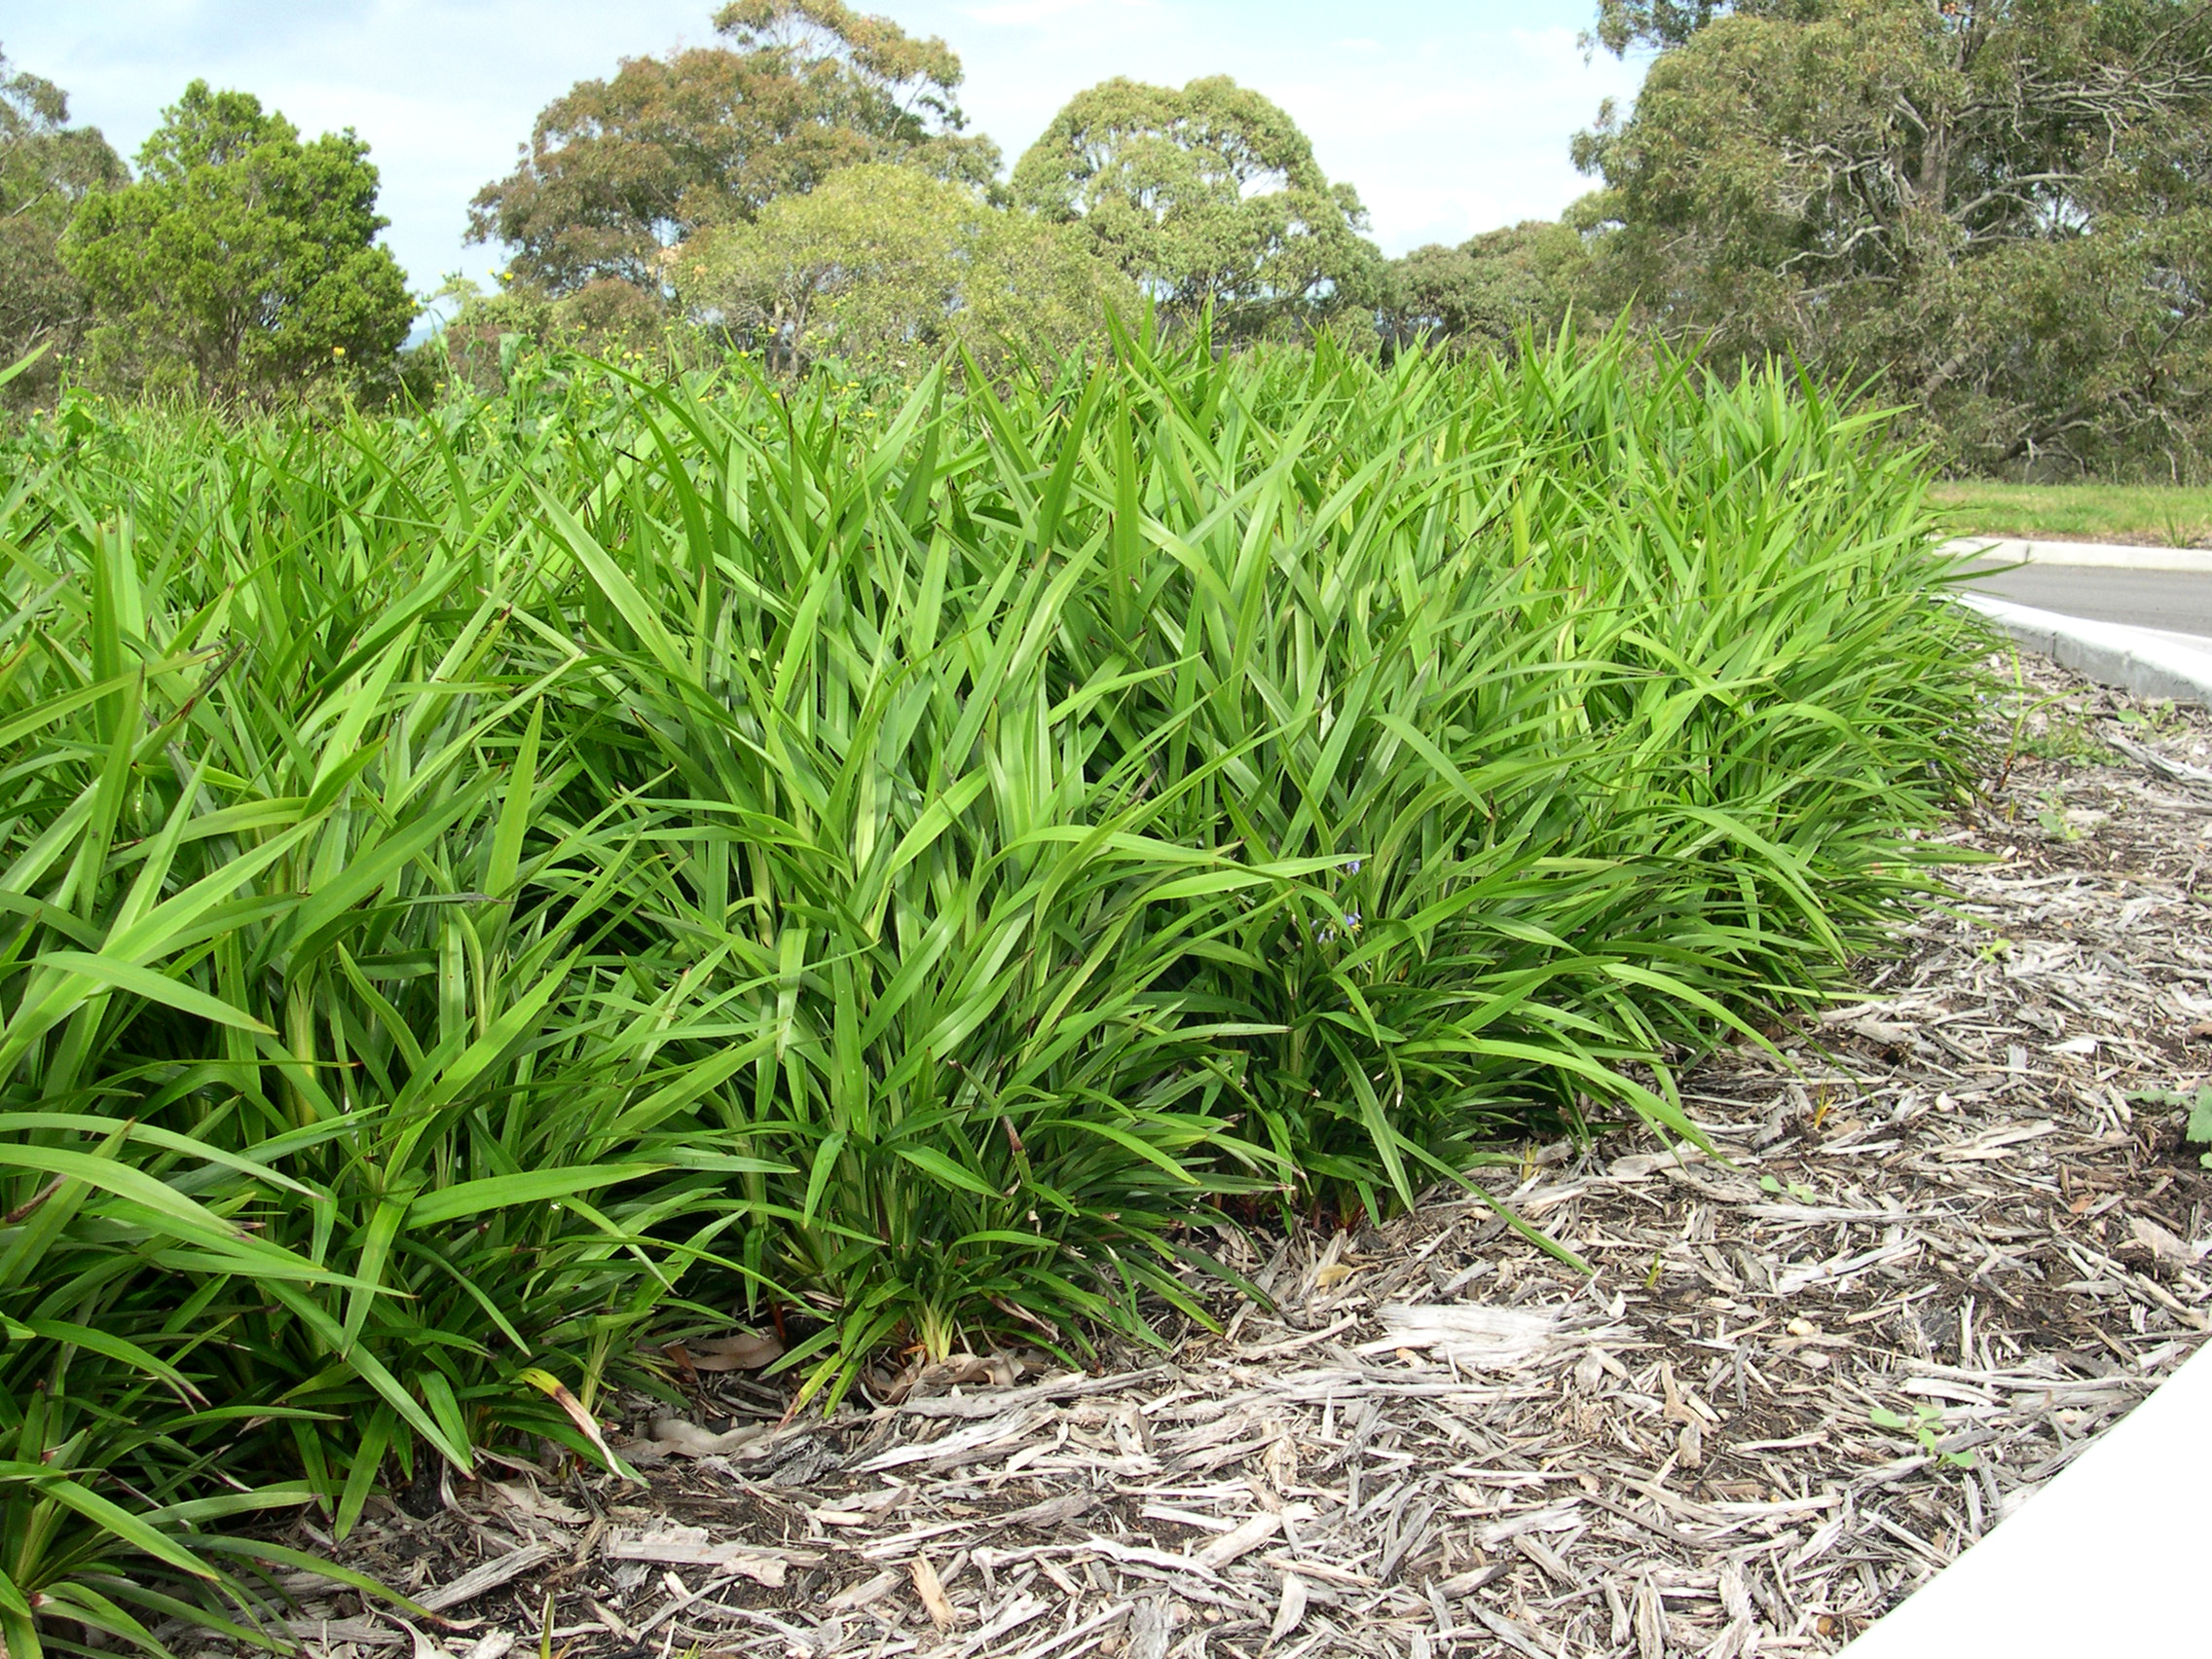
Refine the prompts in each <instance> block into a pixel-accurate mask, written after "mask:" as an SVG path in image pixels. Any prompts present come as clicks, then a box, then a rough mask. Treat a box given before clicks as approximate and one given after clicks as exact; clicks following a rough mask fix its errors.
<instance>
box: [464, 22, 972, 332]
mask: <svg viewBox="0 0 2212 1659" xmlns="http://www.w3.org/2000/svg"><path fill="white" fill-rule="evenodd" d="M715 29H716V31H717V33H718V34H719V35H720V36H721V37H722V40H723V44H720V45H716V46H708V47H695V48H690V49H688V50H683V51H679V52H673V53H670V54H669V55H666V56H664V57H632V58H626V59H624V60H623V62H622V63H621V65H620V66H619V67H618V68H617V69H616V70H615V72H614V74H613V75H612V76H610V77H608V79H605V80H588V81H579V82H577V83H576V84H575V85H574V86H573V87H571V88H570V89H569V91H568V92H565V93H563V94H562V95H561V96H560V97H558V98H555V99H554V100H553V101H552V102H551V103H549V104H547V105H546V106H545V108H544V109H543V110H542V111H540V112H539V114H538V117H537V121H536V124H535V127H534V128H533V129H532V130H531V136H530V142H529V143H528V144H527V145H526V146H524V147H523V151H522V155H521V158H520V160H519V161H518V163H517V164H516V166H515V169H514V170H513V171H512V172H510V173H509V174H507V176H506V177H504V178H501V179H498V180H496V181H494V182H493V183H491V184H488V185H486V186H485V187H484V188H483V189H482V190H481V191H479V192H478V193H477V196H476V199H475V202H474V203H473V205H472V207H471V209H470V215H469V237H470V239H471V240H475V241H497V242H502V243H505V244H507V245H508V246H509V247H511V248H512V249H513V250H514V251H513V259H512V271H513V274H514V277H515V279H516V280H517V281H518V282H521V283H524V284H527V285H530V286H535V287H537V288H540V289H542V290H544V291H545V292H547V293H549V294H552V295H555V296H565V295H570V294H574V293H578V292H580V291H581V290H583V289H585V288H587V287H590V286H591V285H593V284H595V283H619V284H622V285H624V286H625V287H627V288H629V289H631V290H633V291H634V294H636V295H643V296H647V297H650V298H651V299H652V300H654V301H656V302H657V301H658V300H660V299H661V298H662V297H664V295H665V293H666V291H667V288H668V285H669V277H670V254H669V250H670V249H671V248H673V247H674V246H675V245H676V244H677V243H679V242H681V241H682V240H684V239H685V238H686V237H688V236H690V235H692V234H693V233H694V232H696V231H698V230H699V229H701V228H702V227H705V226H709V225H717V224H730V223H735V222H743V221H747V220H750V219H752V218H754V217H755V216H756V215H757V214H758V213H759V212H760V210H761V209H762V208H763V207H764V206H766V205H767V204H768V203H770V202H773V201H775V200H776V199H777V198H779V197H783V196H793V195H800V194H803V193H804V192H806V191H808V190H810V189H812V188H813V187H814V186H815V185H817V184H819V183H820V182H821V181H822V180H823V179H824V178H826V177H828V176H829V175H830V173H832V172H833V171H835V170H836V169H837V168H839V167H845V166H855V165H858V164H860V163H864V162H898V163H902V164H904V165H908V166H917V167H919V168H921V169H922V170H924V171H926V172H930V173H934V174H936V175H938V176H940V177H949V178H958V179H963V180H967V181H970V182H974V183H977V184H980V183H982V182H984V181H986V180H988V179H989V178H991V177H992V176H993V175H994V174H995V173H996V171H997V169H998V164H999V156H998V151H997V148H996V147H995V146H994V145H993V144H992V143H991V142H990V140H989V139H987V138H982V137H978V136H970V135H968V134H966V133H964V132H963V130H962V129H963V128H964V127H965V125H966V119H965V117H964V116H963V115H962V113H961V110H960V107H959V105H958V104H957V103H956V102H955V101H954V93H955V92H957V90H958V88H959V86H960V81H961V68H960V59H959V58H958V57H957V56H956V55H954V54H953V52H952V51H951V49H950V48H948V47H947V46H946V45H945V44H944V42H943V41H941V40H939V39H937V38H935V37H932V38H929V39H926V40H925V39H916V38H915V37H913V36H911V35H908V34H907V33H906V32H905V31H904V30H903V29H901V28H900V27H899V26H898V25H897V24H896V23H894V22H892V21H890V20H889V19H888V18H878V17H872V16H869V15H867V14H865V13H861V12H856V11H854V10H852V9H851V8H850V7H848V6H845V5H843V4H842V3H841V0H736V3H735V4H732V5H727V6H724V7H723V8H722V9H721V10H720V11H719V12H718V13H717V14H716V15H715ZM608 303H609V304H615V305H621V304H623V303H624V297H622V296H614V297H613V298H612V299H610V300H609V301H608ZM627 303H628V305H629V306H631V307H632V308H634V305H635V301H634V299H632V300H629V301H628V302H627Z"/></svg>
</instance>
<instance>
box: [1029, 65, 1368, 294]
mask: <svg viewBox="0 0 2212 1659" xmlns="http://www.w3.org/2000/svg"><path fill="white" fill-rule="evenodd" d="M1014 198H1015V200H1016V201H1018V202H1020V203H1023V204H1024V205H1026V206H1029V207H1031V208H1033V209H1035V210H1036V211H1038V212H1039V213H1042V214H1044V215H1045V216H1046V217H1048V218H1051V219H1059V220H1064V221H1067V222H1070V223H1076V224H1080V225H1082V227H1083V228H1084V230H1085V232H1086V233H1087V234H1088V236H1089V238H1090V239H1091V241H1092V243H1093V244H1094V245H1095V246H1096V248H1097V249H1098V252H1099V253H1100V255H1101V256H1102V257H1104V258H1105V259H1107V260H1108V261H1110V262H1111V263H1113V264H1114V265H1116V266H1118V267H1119V268H1120V269H1121V270H1122V271H1124V272H1125V273H1126V274H1127V275H1128V276H1130V277H1131V278H1132V279H1133V280H1135V281H1136V282H1138V283H1139V284H1140V285H1141V286H1142V287H1143V288H1144V289H1145V291H1146V292H1148V293H1150V294H1151V295H1153V296H1154V297H1155V298H1156V299H1157V300H1158V301H1159V303H1160V306H1161V312H1162V313H1163V314H1165V315H1167V316H1169V317H1171V318H1173V317H1189V316H1193V315H1195V314H1196V313H1198V311H1199V310H1200V309H1201V308H1203V307H1207V306H1211V307H1212V308H1213V313H1214V319H1215V326H1216V328H1217V329H1218V330H1220V331H1221V332H1223V333H1225V334H1229V335H1232V336H1235V335H1250V334H1255V333H1260V332H1264V331H1266V330H1267V329H1269V328H1270V327H1273V326H1280V325H1285V324H1288V325H1297V324H1303V323H1310V322H1312V321H1315V320H1318V319H1319V318H1321V317H1324V316H1326V315H1328V314H1329V313H1333V312H1338V311H1344V310H1348V309H1350V308H1354V307H1358V306H1363V305H1372V304H1373V302H1374V300H1375V299H1376V298H1377V291H1378V283H1379V280H1380V276H1381V271H1382V256H1381V255H1380V254H1379V253H1378V252H1377V251H1376V249H1375V247H1374V244H1372V243H1371V242H1369V241H1368V240H1366V239H1365V238H1364V236H1363V235H1362V234H1361V233H1363V232H1364V231H1365V230H1366V228H1367V215H1366V212H1365V210H1364V209H1363V208H1362V207H1361V206H1360V203H1359V195H1358V193H1357V192H1356V191H1354V190H1353V189H1352V187H1351V186H1350V185H1348V184H1334V185H1332V184H1331V183H1330V182H1329V181H1328V179H1327V178H1326V177H1324V176H1323V174H1322V172H1321V168H1320V166H1319V165H1318V164H1317V163H1316V162H1315V161H1314V159H1313V146H1312V145H1311V143H1310V142H1309V141H1308V139H1307V136H1306V134H1305V133H1304V132H1302V131H1300V130H1299V128H1298V124H1297V123H1296V122H1295V121H1293V120H1291V118H1290V116H1289V115H1288V114H1287V113H1286V112H1285V111H1284V110H1283V109H1282V108H1281V107H1280V106H1279V105H1277V104H1275V103H1273V102H1272V101H1270V100H1269V99H1267V98H1265V97H1263V96H1261V95H1260V93H1258V92H1253V91H1251V90H1250V89H1249V88H1246V87H1239V86H1238V85H1237V84H1236V83H1235V81H1233V80H1231V79H1230V78H1229V77H1228V76H1226V75H1215V76H1209V77H1207V78H1205V79H1202V80H1197V81H1192V82H1190V83H1189V84H1188V85H1186V86H1183V87H1180V88H1175V87H1155V86H1148V85H1146V84H1144V83H1142V82H1138V81H1130V80H1126V79H1123V78H1120V77H1117V78H1115V79H1114V80H1111V81H1105V82H1102V83H1100V84H1099V85H1097V86H1095V87H1092V88H1090V89H1089V90H1088V91H1087V92H1078V93H1077V94H1076V95H1075V96H1074V97H1073V98H1071V99H1070V100H1069V101H1068V103H1067V105H1066V107H1064V108H1063V109H1062V110H1061V111H1060V112H1059V114H1058V115H1056V116H1055V117H1053V119H1052V123H1051V126H1050V127H1048V128H1047V129H1045V132H1044V135H1043V136H1042V137H1040V138H1039V139H1038V140H1037V142H1036V143H1035V144H1033V145H1031V146H1030V148H1029V150H1028V151H1027V153H1026V154H1024V155H1023V156H1022V158H1021V161H1020V163H1019V165H1017V166H1015V168H1014Z"/></svg>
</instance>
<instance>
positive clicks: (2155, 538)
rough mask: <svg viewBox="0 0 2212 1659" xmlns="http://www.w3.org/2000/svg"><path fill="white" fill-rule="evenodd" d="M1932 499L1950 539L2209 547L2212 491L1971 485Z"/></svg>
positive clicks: (1962, 483) (1941, 488) (1943, 488)
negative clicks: (2002, 538)
mask: <svg viewBox="0 0 2212 1659" xmlns="http://www.w3.org/2000/svg"><path fill="white" fill-rule="evenodd" d="M1929 495H1930V498H1931V499H1933V501H1934V502H1935V504H1936V508H1937V509H1938V511H1939V513H1940V516H1941V519H1942V522H1943V524H1944V526H1945V528H1946V529H1947V530H1948V531H1949V532H1950V534H1952V535H2003V536H2018V537H2023V538H2027V539H2034V538H2036V537H2038V536H2047V537H2050V538H2051V539H2053V540H2060V541H2111V542H2120V543H2126V544H2134V545H2138V546H2145V547H2212V488H2201V487H2199V488H2191V487H2188V486H2183V485H2167V484H2000V483H1993V482H1989V481H1986V480H1981V479H1969V480H1954V481H1947V482H1943V483H1938V484H1936V485H1934V486H1933V487H1932V488H1931V489H1930V491H1929Z"/></svg>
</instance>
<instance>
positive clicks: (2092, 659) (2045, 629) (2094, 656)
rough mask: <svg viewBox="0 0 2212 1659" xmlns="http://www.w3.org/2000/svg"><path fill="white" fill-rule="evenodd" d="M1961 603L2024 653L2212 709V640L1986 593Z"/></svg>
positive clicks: (2136, 690) (2102, 680) (2106, 681)
mask: <svg viewBox="0 0 2212 1659" xmlns="http://www.w3.org/2000/svg"><path fill="white" fill-rule="evenodd" d="M1959 603H1960V604H1962V605H1968V606H1972V608H1974V609H1975V610H1978V611H1980V612H1981V614H1982V615H1984V616H1986V617H1988V618H1989V619H1990V620H1991V621H1992V622H1994V623H1996V624H1997V625H1998V626H1999V627H2000V628H2002V629H2004V630H2005V632H2006V633H2008V634H2009V635H2011V637H2012V638H2013V640H2014V641H2015V642H2017V643H2018V644H2019V645H2021V646H2022V647H2023V648H2024V649H2027V650H2032V651H2041V652H2042V653H2043V654H2044V655H2046V656H2048V657H2050V658H2052V659H2054V660H2055V661H2057V662H2059V663H2062V664H2063V665H2064V666H2066V667H2068V668H2071V669H2073V670H2074V671H2075V673H2077V674H2082V675H2086V676H2087V677H2088V678H2089V679H2091V680H2094V681H2095V682H2097V683H2098V684H2100V685H2111V686H2115V687H2117V688H2118V689H2120V690H2122V691H2127V692H2131V693H2133V694H2134V695H2135V696H2138V697H2171V698H2172V699H2173V700H2174V701H2175V702H2177V703H2200V704H2203V705H2204V706H2205V707H2207V708H2212V640H2205V641H2204V642H2202V644H2192V643H2190V641H2191V638H2192V637H2191V636H2187V635H2174V634H2167V633H2162V632H2160V631H2159V630H2157V629H2156V628H2131V627H2129V626H2127V625H2126V624H2125V623H2121V622H2092V621H2090V620H2089V619H2087V618H2086V617H2082V616H2061V615H2060V614H2059V613H2058V612H2057V611H2055V610H2038V609H2037V608H2035V607H2034V606H2032V605H2015V604H2013V603H2012V602H2011V601H2010V600H2009V599H1992V598H1990V597H1989V596H1988V595H1986V594H1978V593H1971V594H1962V595H1961V596H1960V600H1959Z"/></svg>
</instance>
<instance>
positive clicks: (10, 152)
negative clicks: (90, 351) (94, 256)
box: [0, 53, 129, 400]
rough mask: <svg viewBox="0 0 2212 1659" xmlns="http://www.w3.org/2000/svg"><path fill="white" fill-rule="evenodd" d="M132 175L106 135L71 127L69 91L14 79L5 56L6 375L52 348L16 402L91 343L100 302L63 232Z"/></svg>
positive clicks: (0, 223)
mask: <svg viewBox="0 0 2212 1659" xmlns="http://www.w3.org/2000/svg"><path fill="white" fill-rule="evenodd" d="M128 177H129V173H128V171H127V170H126V169H125V167H124V165H123V162H122V159H121V158H120V157H118V156H117V155H116V153H115V151H114V150H112V149H111V148H109V146H108V142H107V140H106V139H105V138H102V137H101V136H100V134H99V129H97V128H92V127H71V126H70V125H69V99H68V96H67V94H65V93H64V92H62V91H61V89H60V88H59V87H56V86H55V84H54V83H53V82H51V81H47V80H43V79H41V78H40V77H39V76H36V75H32V74H29V73H27V72H24V71H17V72H15V73H13V74H11V73H10V72H9V66H8V58H7V55H6V54H5V53H0V368H4V367H6V366H7V365H8V364H10V363H13V362H15V361H16V360H17V359H18V357H21V356H22V355H24V354H25V353H26V352H28V351H31V350H35V349H36V348H37V347H38V346H40V345H41V344H44V345H46V346H47V347H48V348H49V350H48V352H47V355H46V356H45V357H44V358H42V359H41V360H40V361H39V362H38V363H37V364H36V365H35V366H34V367H33V368H32V369H31V370H30V371H29V372H28V373H26V374H24V375H22V376H19V377H18V379H16V380H15V381H13V382H11V383H10V384H9V387H8V389H7V393H6V395H8V396H9V397H11V399H14V400H20V399H23V398H25V397H35V396H39V395H43V394H44V393H45V392H46V391H47V390H48V389H49V388H51V387H52V386H53V385H54V380H55V373H56V370H57V368H58V359H59V356H60V354H61V353H62V352H65V351H69V350H74V349H75V347H76V345H77V343H78V341H79V339H80V338H81V337H82V335H83V332H84V329H85V327H86V325H87V323H88V322H89V320H90V315H91V305H90V302H89V300H88V299H87V297H86V294H85V291H84V288H83V286H82V285H81V284H80V283H79V282H78V281H77V279H76V278H75V277H74V276H71V275H70V273H69V269H68V267H67V266H65V265H64V264H63V263H62V260H61V251H60V241H61V235H62V233H63V232H64V231H66V230H67V229H68V228H69V220H70V217H71V216H72V215H73V214H74V213H75V212H76V211H77V205H78V203H81V202H82V201H84V199H85V198H86V197H87V196H89V195H91V194H92V192H93V191H96V190H112V189H114V188H115V187H116V186H118V185H120V184H122V183H123V182H124V181H125V180H126V179H127V178H128Z"/></svg>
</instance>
